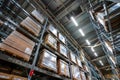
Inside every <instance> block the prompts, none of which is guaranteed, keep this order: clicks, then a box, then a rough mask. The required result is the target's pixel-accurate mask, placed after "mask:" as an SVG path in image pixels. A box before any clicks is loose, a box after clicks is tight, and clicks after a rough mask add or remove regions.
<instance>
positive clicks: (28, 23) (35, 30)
mask: <svg viewBox="0 0 120 80" xmlns="http://www.w3.org/2000/svg"><path fill="white" fill-rule="evenodd" d="M20 25H21V26H22V27H23V28H25V29H26V30H28V31H29V32H30V33H31V34H33V35H35V36H39V33H40V31H41V26H40V25H38V24H37V23H36V22H35V21H33V20H32V19H31V18H30V17H27V18H25V19H24V20H23V21H22V22H21V23H20Z"/></svg>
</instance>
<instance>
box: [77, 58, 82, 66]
mask: <svg viewBox="0 0 120 80" xmlns="http://www.w3.org/2000/svg"><path fill="white" fill-rule="evenodd" d="M76 60H77V61H76V62H77V65H78V66H79V67H81V68H82V63H81V61H80V59H79V58H78V57H77V58H76Z"/></svg>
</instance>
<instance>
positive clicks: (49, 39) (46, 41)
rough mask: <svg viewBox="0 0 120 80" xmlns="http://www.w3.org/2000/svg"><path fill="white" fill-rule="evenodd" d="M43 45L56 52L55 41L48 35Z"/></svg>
mask: <svg viewBox="0 0 120 80" xmlns="http://www.w3.org/2000/svg"><path fill="white" fill-rule="evenodd" d="M45 43H46V44H48V45H49V46H51V47H52V48H54V49H56V50H57V40H56V39H55V38H54V37H53V36H51V35H50V34H48V35H47V36H46V38H45Z"/></svg>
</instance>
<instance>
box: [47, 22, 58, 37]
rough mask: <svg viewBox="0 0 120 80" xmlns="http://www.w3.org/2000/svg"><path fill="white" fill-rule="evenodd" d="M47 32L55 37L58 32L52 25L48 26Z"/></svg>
mask: <svg viewBox="0 0 120 80" xmlns="http://www.w3.org/2000/svg"><path fill="white" fill-rule="evenodd" d="M48 30H49V31H50V32H51V33H52V34H54V35H55V36H56V37H57V32H58V31H57V29H56V28H55V27H54V26H53V25H52V24H49V25H48Z"/></svg>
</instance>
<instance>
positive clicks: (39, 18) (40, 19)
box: [31, 10, 45, 23]
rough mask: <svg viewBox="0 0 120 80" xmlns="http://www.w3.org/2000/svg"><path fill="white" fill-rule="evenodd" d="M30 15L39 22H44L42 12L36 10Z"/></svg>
mask: <svg viewBox="0 0 120 80" xmlns="http://www.w3.org/2000/svg"><path fill="white" fill-rule="evenodd" d="M31 14H32V16H33V17H35V18H36V19H37V20H38V21H39V22H41V23H44V21H45V19H44V17H43V15H42V14H40V13H39V12H38V11H37V10H33V11H32V13H31Z"/></svg>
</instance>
